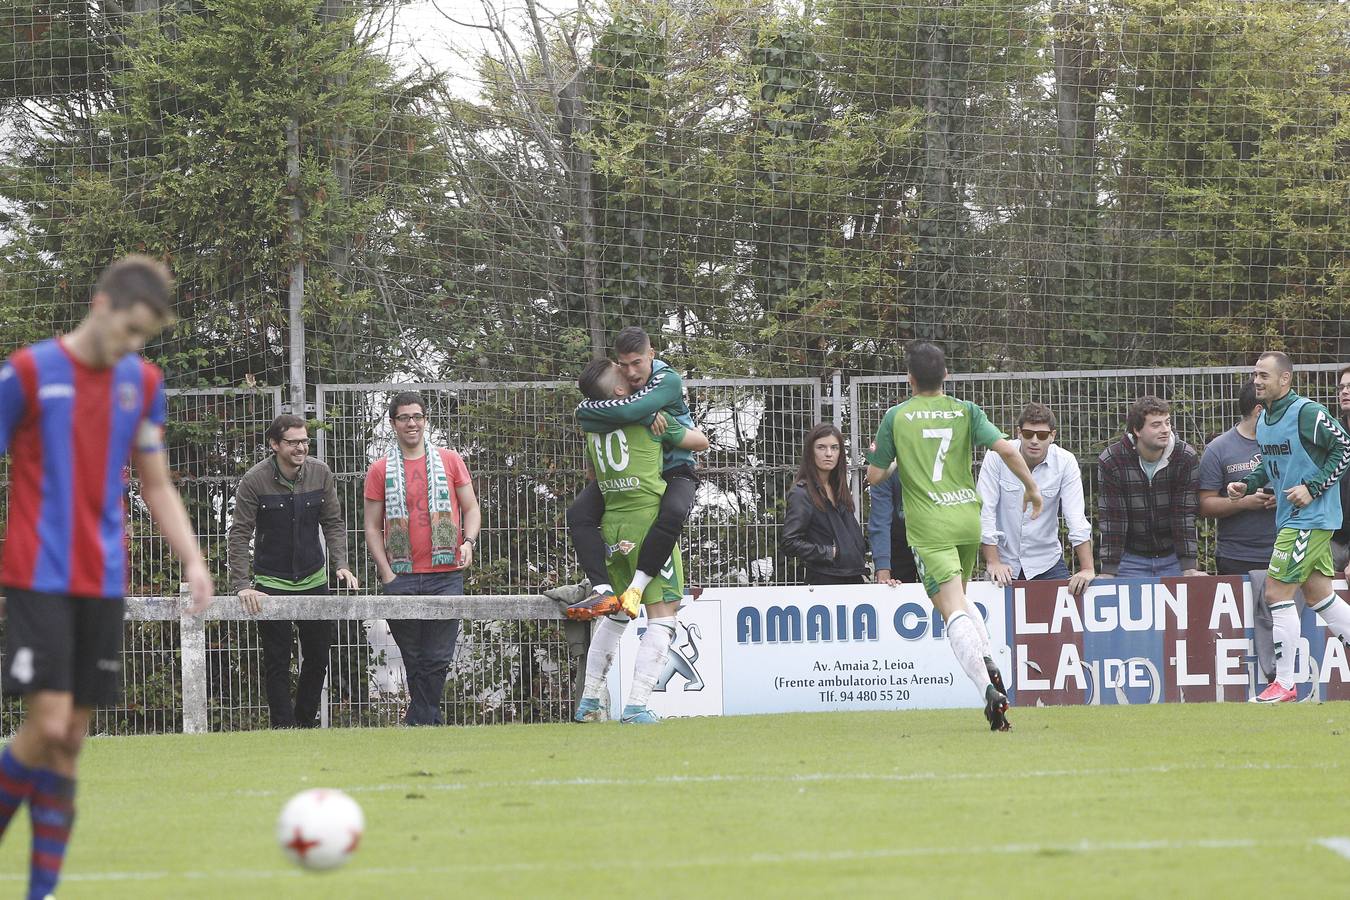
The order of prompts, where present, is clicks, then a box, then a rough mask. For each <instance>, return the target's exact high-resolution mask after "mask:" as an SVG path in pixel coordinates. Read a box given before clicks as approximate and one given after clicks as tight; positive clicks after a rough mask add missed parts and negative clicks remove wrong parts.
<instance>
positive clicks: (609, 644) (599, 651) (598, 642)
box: [581, 616, 628, 700]
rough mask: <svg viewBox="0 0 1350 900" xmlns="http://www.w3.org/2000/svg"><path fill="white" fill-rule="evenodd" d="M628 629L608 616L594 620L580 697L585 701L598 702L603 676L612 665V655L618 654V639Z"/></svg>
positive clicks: (603, 687)
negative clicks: (584, 682) (584, 680)
mask: <svg viewBox="0 0 1350 900" xmlns="http://www.w3.org/2000/svg"><path fill="white" fill-rule="evenodd" d="M627 627H628V623H627V622H616V621H614V620H613V619H611V618H610V617H609V616H602V617H600V618H599V619H596V620H595V627H594V628H592V629H591V649H590V651H589V652H587V654H586V686H585V687H584V688H582V691H581V696H582V697H583V698H584V699H587V700H599V699H600V695H601V694H602V693H604V691H605V675H607V674H608V673H609V667H610V666H611V665H612V664H613V663H614V654H615V653H617V652H619V638H621V637H623V631H624V629H625V628H627Z"/></svg>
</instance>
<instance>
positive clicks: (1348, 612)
mask: <svg viewBox="0 0 1350 900" xmlns="http://www.w3.org/2000/svg"><path fill="white" fill-rule="evenodd" d="M1313 612H1315V613H1317V614H1318V615H1319V616H1321V617H1322V621H1323V622H1326V623H1327V627H1328V628H1330V629H1331V630H1332V631H1333V632H1335V634H1336V637H1338V638H1340V639H1341V640H1346V639H1347V638H1350V603H1346V602H1345V601H1344V600H1342V599H1341V598H1340V597H1337V596H1336V595H1335V594H1334V593H1333V594H1332V595H1331V596H1330V597H1327V598H1326V599H1325V600H1323V601H1322V602H1321V603H1319V604H1317V605H1316V606H1314V607H1313Z"/></svg>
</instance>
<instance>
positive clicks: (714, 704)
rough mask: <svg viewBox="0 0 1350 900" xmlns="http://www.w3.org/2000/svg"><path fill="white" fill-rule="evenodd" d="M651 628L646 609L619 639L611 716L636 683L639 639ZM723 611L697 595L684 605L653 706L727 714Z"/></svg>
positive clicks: (666, 714)
mask: <svg viewBox="0 0 1350 900" xmlns="http://www.w3.org/2000/svg"><path fill="white" fill-rule="evenodd" d="M646 630H647V614H646V611H645V610H644V611H643V613H642V614H641V615H639V616H638V618H637V621H635V622H632V623H631V624H629V626H628V630H627V631H625V632H624V635H623V638H622V639H621V640H620V641H619V652H618V654H617V655H616V656H615V657H614V663H613V665H612V666H611V667H610V670H609V690H610V700H609V709H610V716H611V717H612V718H615V719H617V718H618V717H619V712H620V711H621V710H622V709H623V699H624V698H625V697H627V696H628V687H629V685H630V684H632V679H633V663H634V661H635V660H636V659H637V651H638V642H639V641H640V640H641V635H642V632H644V631H646ZM722 683H723V679H722V613H721V609H720V608H719V607H718V605H717V604H716V603H709V602H707V601H706V600H694V601H693V602H687V603H685V604H684V606H682V607H680V615H679V626H678V628H677V629H676V634H675V643H674V644H673V645H672V646H671V648H670V656H669V658H668V659H667V660H666V667H665V670H664V671H663V672H662V673H661V677H660V678H658V679H657V680H656V689H655V690H653V691H652V699H651V700H650V701H649V703H648V706H650V707H651V708H652V710H653V711H654V712H655V713H656V714H657V715H659V716H661V717H662V718H671V717H677V716H720V715H722V712H723V709H722Z"/></svg>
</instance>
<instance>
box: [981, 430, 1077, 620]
mask: <svg viewBox="0 0 1350 900" xmlns="http://www.w3.org/2000/svg"><path fill="white" fill-rule="evenodd" d="M1017 431H1018V435H1017V437H1018V439H1017V440H1014V441H1012V444H1013V446H1014V447H1016V448H1017V450H1018V452H1019V453H1021V454H1022V458H1023V459H1024V460H1026V464H1027V468H1028V469H1030V470H1031V477H1032V478H1033V479H1034V480H1035V482H1036V484H1037V485H1039V487H1040V489H1041V496H1042V497H1044V498H1045V508H1044V511H1043V512H1042V514H1041V515H1040V516H1039V517H1038V518H1036V519H1032V518H1031V516H1030V514H1029V513H1028V512H1027V511H1025V510H1024V509H1023V505H1024V504H1023V502H1022V494H1023V492H1024V490H1025V488H1023V486H1022V482H1021V481H1019V480H1018V479H1017V476H1015V475H1013V474H1012V472H1011V471H1010V470H1009V469H1008V466H1007V464H1005V463H1004V462H1003V460H1002V458H1000V457H999V455H998V454H997V453H994V452H992V451H990V452H987V453H985V456H984V463H983V464H982V465H981V466H980V479H979V481H978V483H977V484H976V490H977V491H978V492H979V494H980V501H981V503H982V504H983V508H982V510H981V512H980V526H981V527H980V531H981V535H980V553H981V555H982V556H983V557H984V565H985V569H986V570H987V571H988V572H989V577H990V578H991V579H992V580H993V581H994V582H995V583H996V584H1000V585H1006V584H1008V583H1009V582H1011V581H1057V580H1064V581H1068V582H1069V589H1070V590H1071V591H1072V592H1073V593H1074V594H1075V595H1077V594H1081V593H1082V591H1083V589H1084V588H1085V587H1087V585H1088V583H1089V582H1091V581H1092V579H1093V578H1095V577H1096V571H1095V570H1094V568H1093V562H1092V526H1091V525H1089V524H1088V520H1087V512H1086V505H1085V502H1084V500H1083V477H1082V474H1081V473H1080V472H1079V469H1078V460H1077V459H1076V458H1075V457H1074V455H1073V454H1072V453H1070V452H1069V451H1067V450H1065V449H1064V448H1063V447H1061V446H1059V445H1058V444H1056V443H1055V436H1056V433H1057V432H1056V425H1055V414H1054V413H1053V412H1052V411H1051V410H1050V407H1048V406H1046V405H1045V404H1044V403H1028V404H1027V406H1026V408H1025V409H1023V410H1022V414H1021V415H1020V416H1019V417H1018V419H1017ZM1056 509H1058V513H1059V514H1058V515H1057V514H1056ZM1061 515H1062V516H1063V517H1064V523H1065V525H1066V526H1067V527H1068V530H1069V543H1070V544H1072V545H1073V551H1074V555H1075V556H1077V557H1078V571H1077V572H1076V573H1075V574H1074V575H1072V576H1070V574H1069V569H1068V566H1066V565H1065V564H1064V547H1063V545H1062V544H1060V541H1059V520H1060V516H1061Z"/></svg>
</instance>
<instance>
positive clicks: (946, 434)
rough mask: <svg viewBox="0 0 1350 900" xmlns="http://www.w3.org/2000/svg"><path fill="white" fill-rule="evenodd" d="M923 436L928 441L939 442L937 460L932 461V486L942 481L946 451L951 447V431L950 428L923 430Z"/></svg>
mask: <svg viewBox="0 0 1350 900" xmlns="http://www.w3.org/2000/svg"><path fill="white" fill-rule="evenodd" d="M923 436H924V437H925V438H927V439H929V440H934V441H940V442H941V443H939V444H938V450H937V458H936V459H934V460H933V484H937V483H938V482H939V481H941V480H942V468H943V466H945V465H946V464H947V451H948V450H950V449H951V446H952V430H951V429H950V428H925V429H924V430H923Z"/></svg>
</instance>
